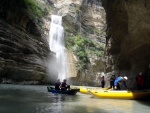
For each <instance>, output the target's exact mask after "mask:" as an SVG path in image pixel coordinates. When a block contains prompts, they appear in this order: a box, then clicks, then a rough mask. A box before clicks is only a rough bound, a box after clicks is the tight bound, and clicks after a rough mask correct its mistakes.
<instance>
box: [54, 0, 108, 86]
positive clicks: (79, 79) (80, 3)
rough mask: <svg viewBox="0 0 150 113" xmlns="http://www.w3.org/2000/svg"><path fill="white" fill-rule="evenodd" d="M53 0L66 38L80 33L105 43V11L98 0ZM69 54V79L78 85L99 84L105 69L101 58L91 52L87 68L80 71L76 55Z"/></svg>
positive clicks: (99, 42) (97, 41)
mask: <svg viewBox="0 0 150 113" xmlns="http://www.w3.org/2000/svg"><path fill="white" fill-rule="evenodd" d="M53 2H54V3H55V7H56V10H57V11H56V12H57V13H54V14H58V15H61V16H62V17H63V26H64V28H65V36H66V38H68V37H70V36H76V35H77V34H80V35H81V36H83V37H86V38H88V39H91V40H92V41H94V42H95V43H98V44H103V45H105V28H106V22H105V11H104V8H103V7H102V4H101V1H100V0H99V1H98V0H57V2H56V1H53ZM70 54H71V53H69V56H68V57H69V58H68V59H71V60H70V61H69V64H70V67H71V69H72V70H71V74H70V75H71V80H73V79H74V80H73V81H74V83H75V84H78V85H93V84H95V83H98V84H99V81H100V79H99V77H100V76H101V74H100V73H101V72H102V71H104V69H105V67H104V61H103V60H102V58H99V57H96V56H94V55H92V54H91V55H88V59H89V60H90V62H89V63H87V69H86V70H82V71H81V70H78V69H77V67H76V63H77V62H78V59H76V58H77V57H76V56H75V55H70ZM72 54H73V53H72ZM72 56H74V57H72ZM73 58H74V59H73ZM75 76H76V77H75Z"/></svg>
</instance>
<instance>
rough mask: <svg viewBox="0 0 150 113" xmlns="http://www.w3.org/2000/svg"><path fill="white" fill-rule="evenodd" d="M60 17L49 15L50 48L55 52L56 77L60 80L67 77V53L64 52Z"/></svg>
mask: <svg viewBox="0 0 150 113" xmlns="http://www.w3.org/2000/svg"><path fill="white" fill-rule="evenodd" d="M61 24H62V17H61V16H57V15H52V16H51V26H50V38H49V46H50V50H51V51H53V52H54V53H55V54H56V59H57V61H56V64H57V65H56V68H57V70H58V78H59V79H60V80H61V81H62V80H63V79H66V78H67V74H68V68H67V67H68V66H67V53H66V52H65V50H66V48H65V42H64V28H63V27H62V25H61Z"/></svg>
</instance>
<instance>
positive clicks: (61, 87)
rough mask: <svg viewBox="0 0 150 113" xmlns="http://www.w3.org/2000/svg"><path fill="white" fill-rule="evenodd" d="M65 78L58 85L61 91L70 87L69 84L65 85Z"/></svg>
mask: <svg viewBox="0 0 150 113" xmlns="http://www.w3.org/2000/svg"><path fill="white" fill-rule="evenodd" d="M66 82H67V80H66V79H64V80H63V82H62V83H61V85H60V89H61V91H66V90H67V89H70V85H67V83H66Z"/></svg>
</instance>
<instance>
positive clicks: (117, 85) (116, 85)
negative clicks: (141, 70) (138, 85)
mask: <svg viewBox="0 0 150 113" xmlns="http://www.w3.org/2000/svg"><path fill="white" fill-rule="evenodd" d="M127 80H128V77H126V76H124V77H121V76H120V77H117V78H116V80H115V81H114V89H115V90H120V89H121V88H120V84H121V83H123V84H124V86H125V88H126V89H127V85H126V81H127Z"/></svg>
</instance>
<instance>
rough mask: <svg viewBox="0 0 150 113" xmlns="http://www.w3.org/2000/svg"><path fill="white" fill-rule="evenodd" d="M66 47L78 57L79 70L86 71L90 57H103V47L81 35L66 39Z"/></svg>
mask: <svg viewBox="0 0 150 113" xmlns="http://www.w3.org/2000/svg"><path fill="white" fill-rule="evenodd" d="M66 47H67V49H69V50H70V51H72V52H74V54H75V55H76V56H77V57H78V59H79V62H78V64H77V67H78V68H79V69H81V70H82V69H86V64H87V63H88V62H89V58H90V56H96V57H103V55H104V47H103V46H102V45H100V44H98V43H96V42H94V41H92V40H91V39H89V38H85V37H83V36H81V35H77V36H71V37H68V38H67V39H66Z"/></svg>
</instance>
